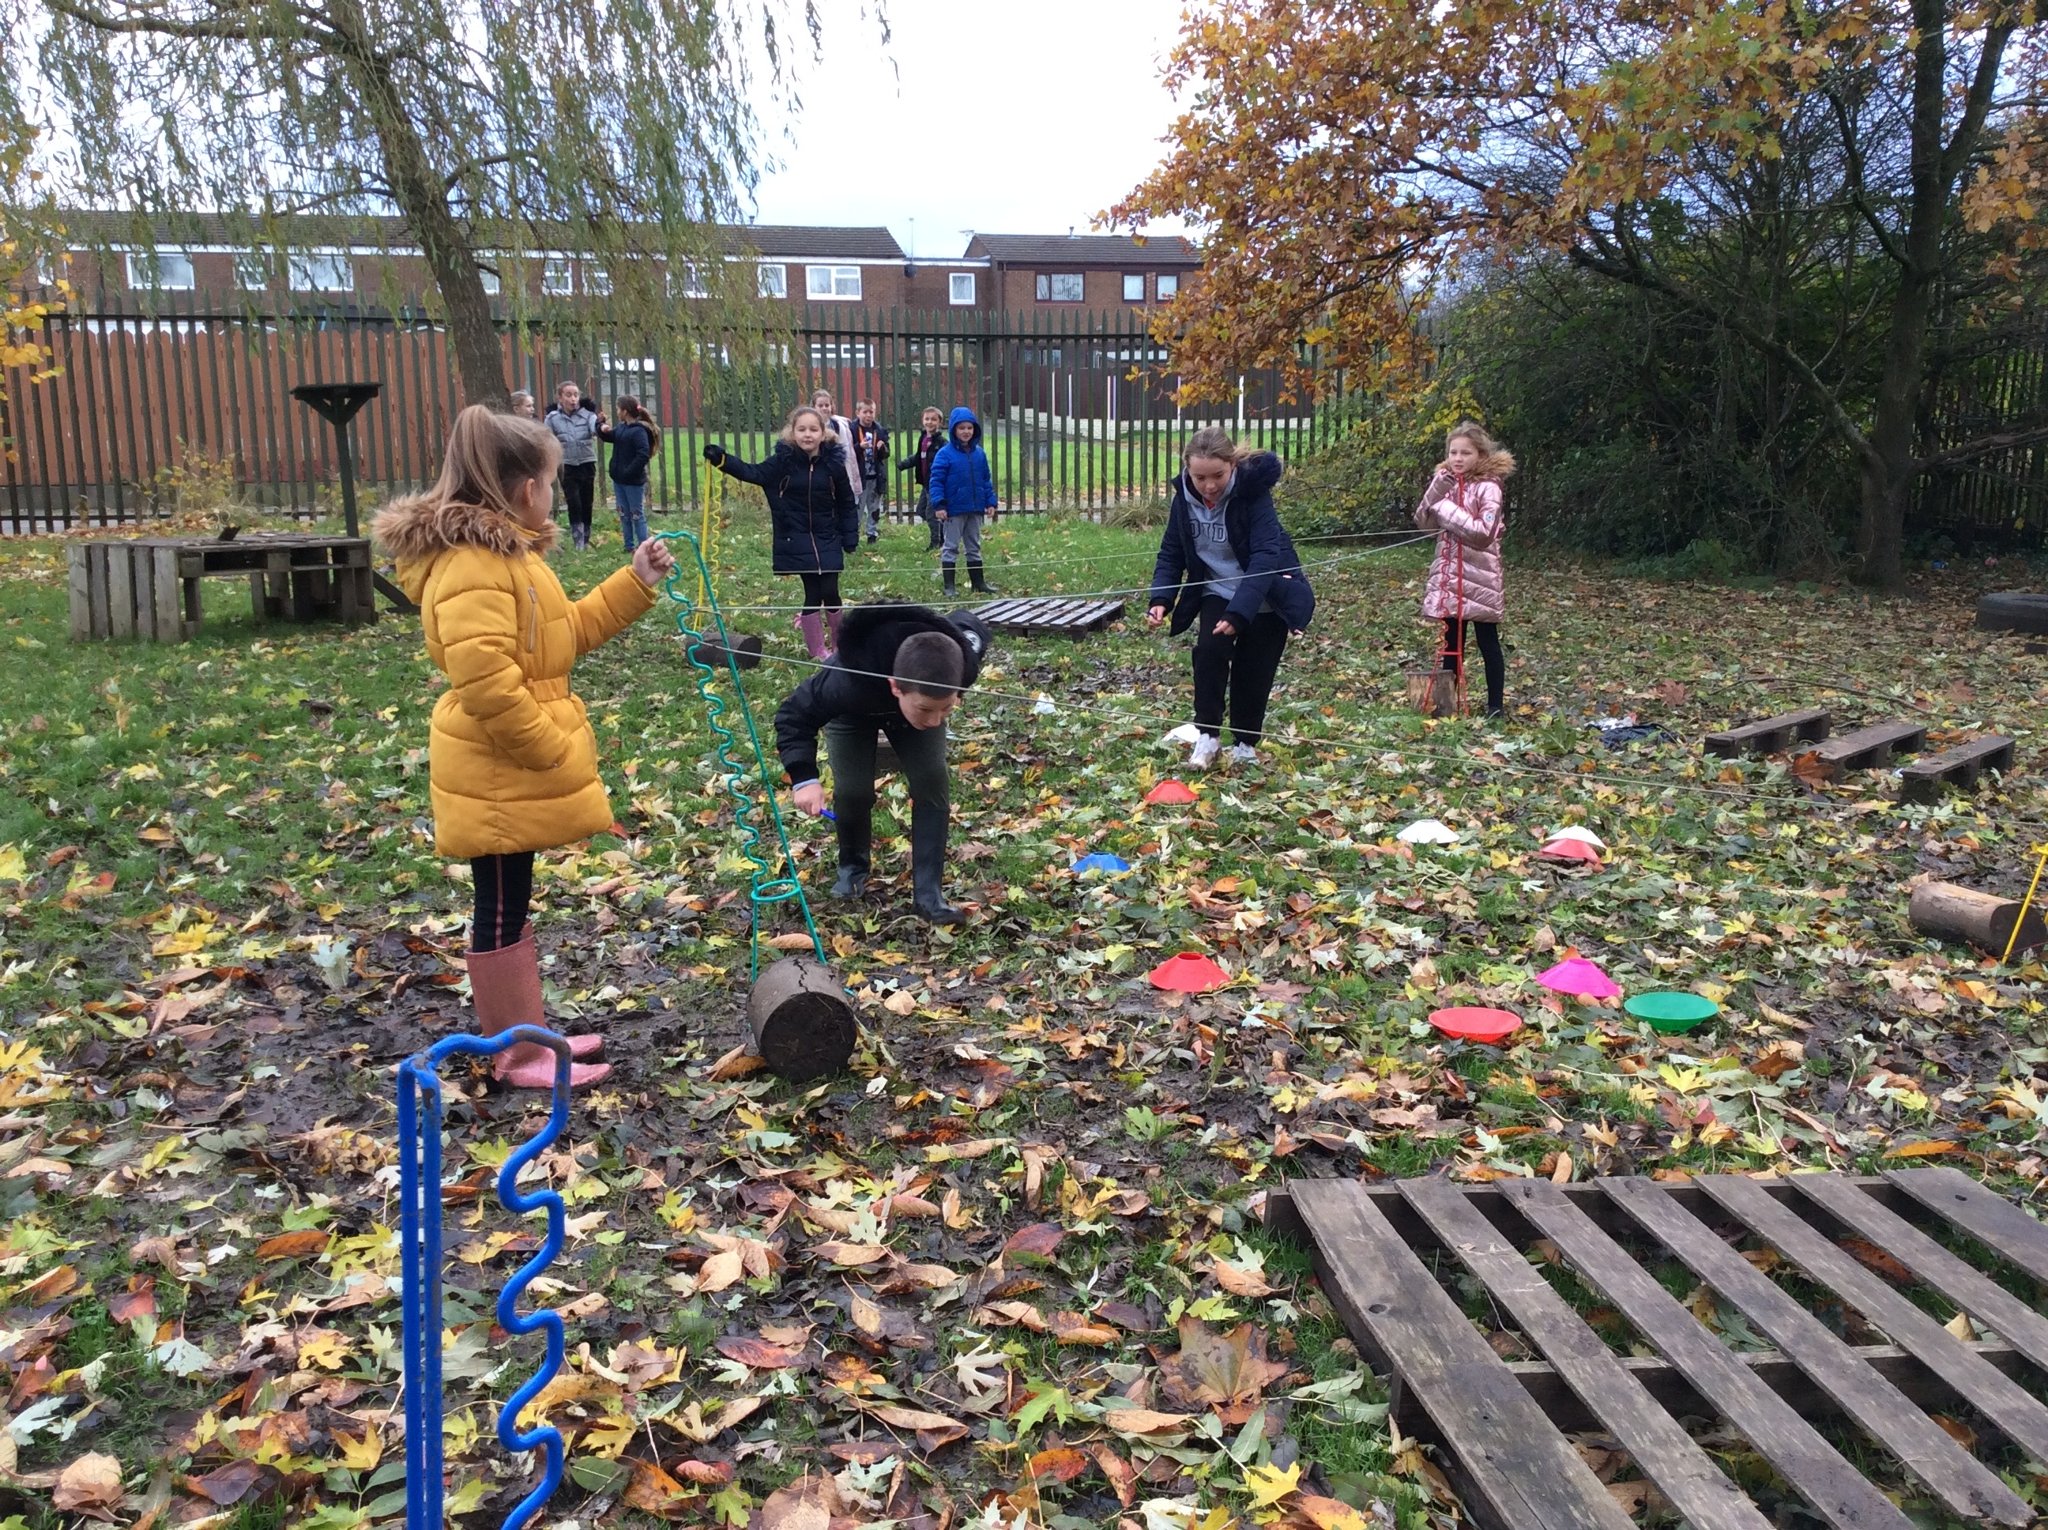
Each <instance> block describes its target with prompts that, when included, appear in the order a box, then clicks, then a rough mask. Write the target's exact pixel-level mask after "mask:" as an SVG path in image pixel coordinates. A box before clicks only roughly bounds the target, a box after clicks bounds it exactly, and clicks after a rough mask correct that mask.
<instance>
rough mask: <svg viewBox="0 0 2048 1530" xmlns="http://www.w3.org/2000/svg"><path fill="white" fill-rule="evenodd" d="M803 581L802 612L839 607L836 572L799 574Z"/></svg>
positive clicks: (807, 612)
mask: <svg viewBox="0 0 2048 1530" xmlns="http://www.w3.org/2000/svg"><path fill="white" fill-rule="evenodd" d="M798 577H799V578H800V579H802V580H803V582H804V613H805V614H806V615H808V614H809V613H811V612H813V611H816V610H818V609H820V608H821V607H822V608H823V609H825V610H827V611H837V610H838V609H839V576H838V575H837V574H800V575H798Z"/></svg>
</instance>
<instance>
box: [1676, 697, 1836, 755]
mask: <svg viewBox="0 0 2048 1530" xmlns="http://www.w3.org/2000/svg"><path fill="white" fill-rule="evenodd" d="M1833 726H1834V719H1833V718H1832V717H1831V716H1830V715H1829V714H1828V713H1827V712H1825V711H1823V710H1822V709H1821V708H1819V707H1813V708H1810V709H1809V710H1807V711H1804V712H1787V713H1785V714H1784V716H1782V717H1765V718H1761V719H1759V720H1758V721H1756V722H1750V723H1743V724H1742V725H1741V726H1740V727H1736V728H1730V729H1728V730H1727V731H1725V732H1722V733H1709V734H1708V735H1707V738H1706V744H1707V753H1709V754H1717V755H1719V756H1721V757H1722V758H1723V759H1733V758H1734V757H1735V756H1736V755H1738V754H1776V753H1777V752H1778V751H1779V750H1780V749H1783V748H1784V747H1785V746H1786V745H1788V744H1790V743H1791V742H1792V740H1793V739H1795V738H1797V739H1804V740H1805V741H1806V742H1807V743H1816V742H1818V741H1819V740H1821V739H1824V738H1826V737H1827V736H1828V730H1829V729H1830V728H1832V727H1833Z"/></svg>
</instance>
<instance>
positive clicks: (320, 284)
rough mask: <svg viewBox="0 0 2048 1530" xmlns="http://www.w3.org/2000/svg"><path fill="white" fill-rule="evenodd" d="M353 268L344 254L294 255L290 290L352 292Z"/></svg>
mask: <svg viewBox="0 0 2048 1530" xmlns="http://www.w3.org/2000/svg"><path fill="white" fill-rule="evenodd" d="M355 290H356V276H355V268H354V267H353V266H352V265H351V264H350V263H349V258H348V257H347V256H346V255H294V256H293V257H292V291H294V292H353V291H355Z"/></svg>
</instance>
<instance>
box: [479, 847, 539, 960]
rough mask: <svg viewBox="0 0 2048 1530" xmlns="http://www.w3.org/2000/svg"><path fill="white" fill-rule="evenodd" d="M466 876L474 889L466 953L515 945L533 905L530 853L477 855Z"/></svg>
mask: <svg viewBox="0 0 2048 1530" xmlns="http://www.w3.org/2000/svg"><path fill="white" fill-rule="evenodd" d="M469 874H470V880H471V882H473V883H474V884H475V887H476V913H475V915H474V916H473V917H472V918H471V920H470V926H469V949H470V950H472V951H496V950H500V949H502V948H503V947H505V946H512V945H517V944H518V943H519V935H520V932H521V931H522V930H524V929H525V928H526V911H527V908H528V906H529V905H530V904H532V902H533V852H532V851H531V850H522V851H519V852H517V853H516V854H513V855H479V856H478V857H476V859H475V860H473V861H471V862H470V863H469Z"/></svg>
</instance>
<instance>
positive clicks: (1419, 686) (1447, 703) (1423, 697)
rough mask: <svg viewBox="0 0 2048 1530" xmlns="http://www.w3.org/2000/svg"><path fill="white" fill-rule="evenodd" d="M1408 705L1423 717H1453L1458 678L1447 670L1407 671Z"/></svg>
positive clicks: (1455, 708)
mask: <svg viewBox="0 0 2048 1530" xmlns="http://www.w3.org/2000/svg"><path fill="white" fill-rule="evenodd" d="M1408 705H1410V706H1411V707H1413V708H1415V710H1416V711H1418V712H1420V713H1421V714H1422V715H1423V716H1424V717H1455V716H1456V715H1457V713H1458V677H1457V676H1456V675H1455V674H1453V673H1452V672H1451V671H1450V670H1448V669H1411V670H1409V671H1408Z"/></svg>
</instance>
